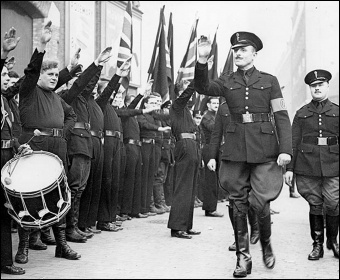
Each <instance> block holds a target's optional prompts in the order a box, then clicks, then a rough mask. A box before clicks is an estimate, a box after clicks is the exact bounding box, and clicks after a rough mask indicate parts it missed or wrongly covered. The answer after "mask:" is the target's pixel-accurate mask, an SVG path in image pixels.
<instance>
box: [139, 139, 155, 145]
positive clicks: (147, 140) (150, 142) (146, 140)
mask: <svg viewBox="0 0 340 280" xmlns="http://www.w3.org/2000/svg"><path fill="white" fill-rule="evenodd" d="M142 143H146V144H155V139H147V138H142Z"/></svg>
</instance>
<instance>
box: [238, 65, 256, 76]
mask: <svg viewBox="0 0 340 280" xmlns="http://www.w3.org/2000/svg"><path fill="white" fill-rule="evenodd" d="M254 70H255V66H253V67H251V68H250V69H248V70H245V71H244V70H241V69H240V68H237V72H238V73H240V74H241V75H242V76H248V77H250V76H251V75H252V74H253V72H254Z"/></svg>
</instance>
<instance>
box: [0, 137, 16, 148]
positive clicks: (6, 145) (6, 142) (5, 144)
mask: <svg viewBox="0 0 340 280" xmlns="http://www.w3.org/2000/svg"><path fill="white" fill-rule="evenodd" d="M14 143H15V140H14V139H11V140H1V149H9V148H13V147H14Z"/></svg>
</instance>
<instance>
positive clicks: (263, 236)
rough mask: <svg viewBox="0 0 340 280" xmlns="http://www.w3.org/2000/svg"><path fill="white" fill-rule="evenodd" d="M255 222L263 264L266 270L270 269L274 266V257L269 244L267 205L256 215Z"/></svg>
mask: <svg viewBox="0 0 340 280" xmlns="http://www.w3.org/2000/svg"><path fill="white" fill-rule="evenodd" d="M257 221H258V225H259V232H260V242H261V247H262V257H263V262H264V264H265V266H266V267H267V268H270V269H272V268H274V265H275V256H274V254H273V250H272V246H271V243H270V236H271V223H270V207H269V205H268V206H265V208H264V210H263V211H262V212H261V213H259V214H258V215H257Z"/></svg>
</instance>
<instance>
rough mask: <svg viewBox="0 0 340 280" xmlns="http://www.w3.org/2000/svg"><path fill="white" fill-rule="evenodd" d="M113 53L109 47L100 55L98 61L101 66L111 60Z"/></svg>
mask: <svg viewBox="0 0 340 280" xmlns="http://www.w3.org/2000/svg"><path fill="white" fill-rule="evenodd" d="M111 51H112V47H107V48H105V49H104V50H103V51H102V52H101V53H100V54H99V56H98V57H97V61H98V63H99V64H103V63H105V62H107V61H109V60H110V58H111V56H112V55H111Z"/></svg>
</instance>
